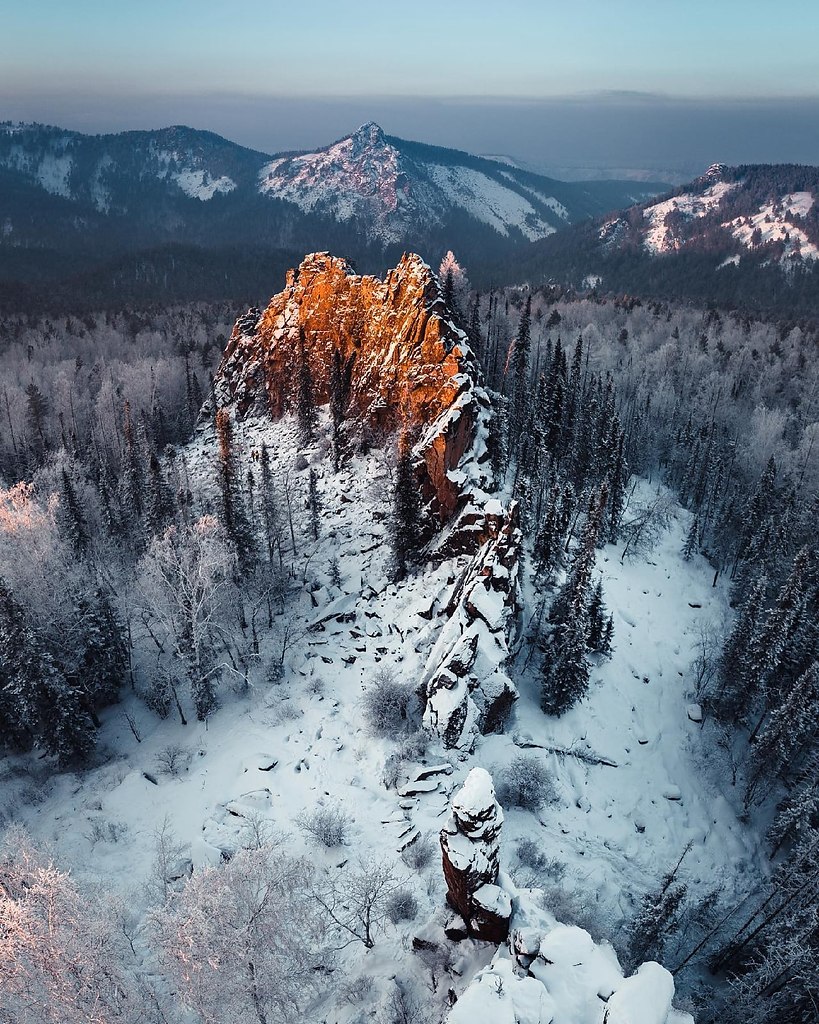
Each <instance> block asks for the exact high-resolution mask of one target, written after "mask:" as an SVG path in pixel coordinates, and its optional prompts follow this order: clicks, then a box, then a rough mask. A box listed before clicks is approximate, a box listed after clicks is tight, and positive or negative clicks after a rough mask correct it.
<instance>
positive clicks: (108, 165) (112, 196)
mask: <svg viewBox="0 0 819 1024" xmlns="http://www.w3.org/2000/svg"><path fill="white" fill-rule="evenodd" d="M260 157H261V154H259V155H258V156H257V155H251V151H250V150H244V149H242V147H240V146H234V145H233V144H232V143H228V142H226V141H225V140H223V139H219V137H218V136H216V135H212V134H211V133H209V132H197V131H194V130H193V129H190V128H182V127H174V128H166V129H164V130H162V131H157V132H125V133H122V134H120V135H107V136H105V135H103V136H89V135H82V134H80V133H79V132H69V131H64V130H63V129H60V128H50V127H46V126H44V125H27V124H20V125H13V124H3V125H0V168H3V169H5V170H6V171H9V172H15V173H17V174H19V175H20V176H21V177H22V178H23V179H24V180H27V181H29V182H30V183H32V184H35V185H37V186H39V187H40V188H42V189H43V190H44V191H45V192H47V193H49V194H50V195H54V196H60V197H62V198H64V199H68V200H71V201H72V202H76V203H86V202H90V203H91V205H93V207H94V208H95V209H96V210H97V211H98V212H100V213H103V214H108V213H122V212H125V211H126V209H127V200H126V196H125V193H126V192H127V191H128V190H129V189H130V190H131V191H133V188H134V185H135V184H136V185H137V186H138V185H140V184H141V185H143V186H147V187H150V184H151V183H158V184H164V185H166V186H167V187H168V188H169V190H170V193H171V195H173V193H174V192H175V191H178V194H180V195H183V196H187V197H188V198H192V199H198V200H200V201H202V202H207V201H208V200H210V199H212V198H213V196H214V195H217V194H221V195H224V194H227V193H229V192H232V191H233V190H234V189H236V188H237V187H238V182H237V180H236V179H239V180H241V179H242V178H243V177H246V176H247V160H248V158H250V159H251V161H252V163H253V164H255V163H256V162H257V159H259V158H260ZM134 198H136V197H134V196H133V195H132V197H131V199H132V201H133V199H134Z"/></svg>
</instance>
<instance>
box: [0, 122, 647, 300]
mask: <svg viewBox="0 0 819 1024" xmlns="http://www.w3.org/2000/svg"><path fill="white" fill-rule="evenodd" d="M664 187H665V186H663V185H662V184H661V183H654V184H652V183H650V182H648V183H646V182H639V183H636V182H630V181H624V182H616V181H598V182H583V183H569V182H561V181H556V180H554V179H551V178H547V177H544V176H543V175H540V174H536V173H533V172H531V171H526V170H522V169H520V168H518V167H515V166H514V165H513V164H511V163H506V162H501V161H497V160H490V159H486V158H482V157H476V156H471V155H469V154H467V153H462V152H459V151H456V150H451V149H443V148H439V147H433V146H426V145H423V144H421V143H416V142H408V141H405V140H402V139H397V138H393V137H391V136H388V135H385V133H384V132H383V131H382V129H381V128H380V127H379V126H378V125H376V124H374V123H368V124H365V125H363V126H362V127H360V128H359V129H358V130H357V131H355V132H353V133H352V134H351V135H348V136H346V137H345V138H343V139H340V140H339V141H337V142H335V143H333V144H332V145H330V146H327V147H325V148H323V149H319V150H317V151H315V152H312V153H280V154H278V155H271V154H265V153H260V152H256V151H253V150H250V149H246V148H244V147H242V146H238V145H235V144H234V143H231V142H228V141H227V140H225V139H222V138H220V137H219V136H217V135H214V134H212V133H210V132H204V131H197V130H194V129H191V128H185V127H173V128H166V129H162V130H160V131H141V132H124V133H121V134H117V135H98V136H89V135H82V134H79V133H77V132H71V131H65V130H63V129H61V128H53V127H47V126H43V125H36V124H34V125H31V124H22V125H19V124H10V123H6V124H3V125H2V126H0V280H2V281H5V282H6V292H7V293H8V291H9V289H10V288H11V290H12V291H14V290H15V288H14V285H22V286H25V285H29V286H33V287H34V288H37V287H40V286H42V285H43V284H44V283H48V284H50V285H51V286H52V289H53V288H56V289H58V290H61V291H64V292H66V293H67V294H72V293H73V294H74V295H85V296H87V298H88V300H89V301H94V300H96V301H101V302H105V301H107V297H108V296H109V294H110V295H114V294H115V295H116V296H117V298H118V299H119V300H120V301H122V300H123V299H124V300H128V299H129V298H133V297H137V296H139V295H140V294H143V293H150V292H151V290H153V292H154V295H153V298H155V299H157V298H161V297H165V298H174V297H175V296H174V294H173V293H174V292H175V291H178V292H179V293H180V294H184V295H185V297H200V295H199V292H200V291H201V290H202V289H203V288H204V290H205V291H208V290H209V289H210V290H211V291H213V289H216V291H217V293H218V292H219V289H220V288H221V292H222V293H224V294H226V295H230V296H234V295H235V294H236V292H237V289H238V292H239V294H240V295H242V297H245V296H251V297H252V296H254V295H258V294H259V291H258V288H259V287H260V286H261V281H262V280H269V279H270V276H271V271H272V272H273V274H274V275H275V274H278V273H281V272H283V270H284V269H285V267H286V266H288V265H293V264H294V263H295V262H298V260H299V259H300V258H301V256H302V255H303V253H304V252H305V251H309V250H316V249H331V250H334V251H340V252H343V253H344V254H346V255H347V256H349V257H352V258H353V259H354V260H355V261H356V263H357V264H358V265H360V266H361V267H362V269H380V268H381V267H382V266H383V265H385V264H386V263H389V262H390V261H392V260H394V259H395V258H397V257H398V256H399V255H400V253H401V252H403V251H404V250H406V249H416V250H418V251H421V252H423V253H424V254H425V255H426V256H427V258H429V259H430V260H431V261H433V262H434V261H436V260H437V259H439V258H440V256H441V255H443V253H444V252H445V251H446V250H447V249H449V248H453V249H455V250H456V251H457V252H458V254H459V256H461V257H462V258H463V259H464V260H465V261H467V262H471V261H473V260H477V259H478V257H479V256H480V258H481V259H482V260H484V259H485V258H486V257H487V255H488V256H490V257H492V258H496V259H499V258H502V257H503V256H506V255H511V254H512V253H514V252H516V251H517V250H519V249H520V248H521V247H522V246H526V245H527V244H529V243H531V242H534V241H538V240H541V239H544V238H546V237H548V236H549V235H552V234H554V233H556V232H557V231H559V230H561V229H563V228H566V227H567V226H570V225H572V224H576V223H579V222H582V221H585V220H587V219H589V218H591V217H595V216H600V215H603V214H605V213H607V212H609V211H611V210H616V209H620V208H622V207H624V206H629V205H631V204H633V203H634V202H637V201H639V200H641V199H644V198H647V197H649V196H652V195H656V194H657V193H658V192H660V191H662V190H663V188H664ZM217 253H218V254H219V255H218V257H217V255H216V254H217ZM260 262H264V263H265V272H264V274H263V275H262V277H261V278H260V279H259V280H257V276H256V273H255V272H254V267H257V266H258V265H259V263H260ZM220 268H221V269H220ZM217 280H218V281H219V282H220V283H219V284H218V285H217ZM12 282H13V283H14V284H11V283H12ZM163 293H164V294H163ZM201 297H217V295H202V296H201ZM29 298H31V296H29Z"/></svg>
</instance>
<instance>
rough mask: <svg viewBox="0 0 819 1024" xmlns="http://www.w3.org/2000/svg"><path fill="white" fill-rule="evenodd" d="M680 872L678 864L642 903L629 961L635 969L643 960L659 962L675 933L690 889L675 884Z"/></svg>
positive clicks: (635, 921) (633, 924)
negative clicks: (670, 936)
mask: <svg viewBox="0 0 819 1024" xmlns="http://www.w3.org/2000/svg"><path fill="white" fill-rule="evenodd" d="M683 856H684V854H683ZM678 869H679V864H678V865H677V867H676V868H675V869H674V870H673V871H671V872H669V873H668V874H667V875H666V876H665V877H664V878H663V881H662V884H661V885H660V887H659V888H658V889H656V890H654V891H652V892H648V893H646V894H645V896H644V897H643V899H642V901H641V903H640V909H639V911H638V912H637V917H636V918H635V919H634V921H633V922H632V924H631V929H630V933H631V934H630V939H629V959H630V962H631V964H632V966H635V967H636V966H637V965H638V964H640V963H642V962H643V961H644V960H659V959H660V958H661V957H662V955H663V950H664V948H665V943H666V941H667V939H668V937H669V935H670V934H671V933H672V932H673V931H674V927H675V925H676V923H677V920H678V918H679V914H680V911H681V909H682V905H683V903H684V902H685V898H686V896H687V895H688V886H687V885H685V884H684V883H680V882H677V881H675V879H676V875H677V870H678Z"/></svg>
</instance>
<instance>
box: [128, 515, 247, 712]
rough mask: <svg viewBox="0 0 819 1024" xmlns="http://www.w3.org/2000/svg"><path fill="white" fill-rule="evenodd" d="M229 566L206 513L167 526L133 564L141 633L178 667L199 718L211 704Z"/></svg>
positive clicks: (214, 524)
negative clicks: (188, 524) (140, 606)
mask: <svg viewBox="0 0 819 1024" xmlns="http://www.w3.org/2000/svg"><path fill="white" fill-rule="evenodd" d="M233 566H234V559H233V556H232V555H231V552H230V549H229V547H228V545H227V544H226V542H225V538H224V535H223V533H222V531H221V530H220V529H219V525H218V523H217V522H216V520H215V519H213V518H212V517H207V516H206V517H203V518H202V519H200V520H198V521H197V522H196V523H194V524H193V526H191V527H189V528H181V527H177V526H172V527H169V528H168V529H167V530H166V531H165V533H164V534H163V535H162V536H161V537H157V538H155V539H154V541H153V542H152V543H151V545H150V547H149V549H148V551H147V552H146V554H145V556H144V557H143V559H142V561H141V563H140V566H139V572H138V580H139V586H140V590H141V593H142V597H143V621H144V623H145V628H146V633H147V635H148V637H150V638H151V640H152V641H153V643H154V645H155V646H156V647H157V648H158V650H159V652H160V653H161V652H163V651H169V652H170V653H172V654H173V655H174V656H175V657H176V658H177V659H178V660H179V661H180V662H181V664H182V665H183V666H184V668H185V673H186V675H187V678H188V680H189V682H190V687H191V694H192V697H193V702H194V706H195V708H196V714H197V717H198V718H200V719H203V720H204V719H206V718H207V717H208V715H209V714H210V713H211V712H212V711H213V710H214V708H215V706H216V686H215V680H216V677H217V675H218V673H219V671H220V665H219V660H218V655H219V653H220V651H221V650H222V649H223V645H224V626H223V621H224V617H225V615H226V608H225V600H226V592H227V590H228V588H229V587H230V580H231V575H232V570H233Z"/></svg>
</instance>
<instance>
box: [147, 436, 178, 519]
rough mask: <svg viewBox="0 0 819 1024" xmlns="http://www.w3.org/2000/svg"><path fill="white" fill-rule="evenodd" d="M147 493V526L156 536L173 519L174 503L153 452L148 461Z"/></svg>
mask: <svg viewBox="0 0 819 1024" xmlns="http://www.w3.org/2000/svg"><path fill="white" fill-rule="evenodd" d="M147 491H148V493H147V497H146V504H145V525H146V526H147V528H148V530H149V532H150V534H152V535H156V534H158V533H161V532H162V531H163V530H164V529H165V527H166V526H167V525H168V524H169V523H170V522H171V520H172V519H173V513H174V502H173V495H172V494H171V491H170V488H169V487H168V485H167V483H166V482H165V478H164V476H163V475H162V467H161V466H160V464H159V459H158V458H157V456H156V453H155V452H151V454H150V457H149V459H148V483H147Z"/></svg>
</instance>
